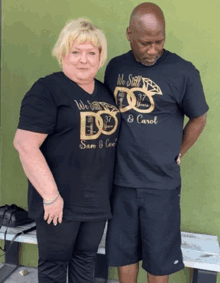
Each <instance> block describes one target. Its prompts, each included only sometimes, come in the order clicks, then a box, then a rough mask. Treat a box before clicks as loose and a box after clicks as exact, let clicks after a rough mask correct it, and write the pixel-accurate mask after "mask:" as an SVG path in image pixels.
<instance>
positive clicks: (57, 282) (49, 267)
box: [36, 221, 80, 283]
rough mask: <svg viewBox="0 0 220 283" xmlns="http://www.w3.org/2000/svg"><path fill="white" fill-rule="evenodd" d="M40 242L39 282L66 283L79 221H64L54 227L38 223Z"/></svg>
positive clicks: (38, 238)
mask: <svg viewBox="0 0 220 283" xmlns="http://www.w3.org/2000/svg"><path fill="white" fill-rule="evenodd" d="M36 224H37V240H38V251H39V260H38V282H39V283H66V277H67V266H68V264H69V262H70V260H71V257H72V251H73V248H74V245H75V241H76V238H77V234H78V231H79V227H80V222H79V221H69V222H67V221H63V222H62V223H61V224H57V226H54V225H53V224H47V222H46V221H44V222H36Z"/></svg>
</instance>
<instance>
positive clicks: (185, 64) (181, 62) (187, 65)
mask: <svg viewBox="0 0 220 283" xmlns="http://www.w3.org/2000/svg"><path fill="white" fill-rule="evenodd" d="M166 52H167V53H168V56H167V60H168V61H169V63H170V64H174V65H175V66H180V67H181V68H183V70H185V69H186V70H188V71H189V70H192V71H193V70H195V66H194V65H193V63H192V62H190V61H188V60H186V59H184V58H183V57H181V56H180V55H178V54H176V53H172V52H170V51H166Z"/></svg>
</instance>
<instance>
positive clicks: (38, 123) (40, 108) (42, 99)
mask: <svg viewBox="0 0 220 283" xmlns="http://www.w3.org/2000/svg"><path fill="white" fill-rule="evenodd" d="M56 116H57V107H56V104H55V101H54V98H53V96H52V93H51V91H50V89H49V88H48V87H47V86H46V85H45V84H44V83H43V82H42V81H41V80H39V81H37V82H36V83H35V84H34V85H33V86H32V88H31V89H30V90H29V91H28V92H27V94H26V95H25V96H24V98H23V100H22V103H21V110H20V118H19V123H18V129H22V130H27V131H32V132H37V133H45V134H51V133H52V132H53V131H54V128H55V124H56Z"/></svg>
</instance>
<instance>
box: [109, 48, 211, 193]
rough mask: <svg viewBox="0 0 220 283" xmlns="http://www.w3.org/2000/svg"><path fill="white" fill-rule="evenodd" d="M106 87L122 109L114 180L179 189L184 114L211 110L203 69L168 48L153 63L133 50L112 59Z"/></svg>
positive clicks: (132, 185)
mask: <svg viewBox="0 0 220 283" xmlns="http://www.w3.org/2000/svg"><path fill="white" fill-rule="evenodd" d="M105 85H106V86H107V87H108V88H109V89H110V90H111V91H112V92H113V93H114V96H115V100H116V104H117V106H118V107H119V109H120V111H121V113H122V124H121V129H120V134H119V140H118V148H117V157H116V168H115V178H114V183H115V184H116V185H119V186H125V187H134V188H152V189H153V188H154V189H174V188H176V187H177V186H178V185H179V184H180V168H179V166H178V165H177V163H176V159H177V156H178V154H179V152H180V147H181V139H182V133H183V119H184V115H186V116H188V117H189V118H193V117H198V116H201V115H203V114H204V113H205V112H207V110H208V106H207V104H206V101H205V97H204V93H203V88H202V84H201V80H200V76H199V72H198V71H197V70H196V69H195V67H194V66H193V65H192V64H191V63H190V62H187V61H185V60H183V59H182V58H181V57H179V56H178V55H176V54H174V53H171V52H169V51H166V50H164V53H163V55H162V56H161V58H160V59H159V60H158V61H157V62H156V64H155V65H153V66H144V65H142V64H141V63H139V62H137V61H136V60H135V57H134V55H133V53H132V51H129V52H128V53H126V54H123V55H121V56H118V57H115V58H113V59H112V60H111V61H110V62H109V64H108V66H107V69H106V73H105Z"/></svg>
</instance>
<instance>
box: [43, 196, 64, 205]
mask: <svg viewBox="0 0 220 283" xmlns="http://www.w3.org/2000/svg"><path fill="white" fill-rule="evenodd" d="M59 195H60V193H58V195H57V196H56V197H55V199H53V200H51V201H49V202H46V201H43V204H44V205H49V204H52V203H54V202H55V201H56V200H57V198H58V197H59Z"/></svg>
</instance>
